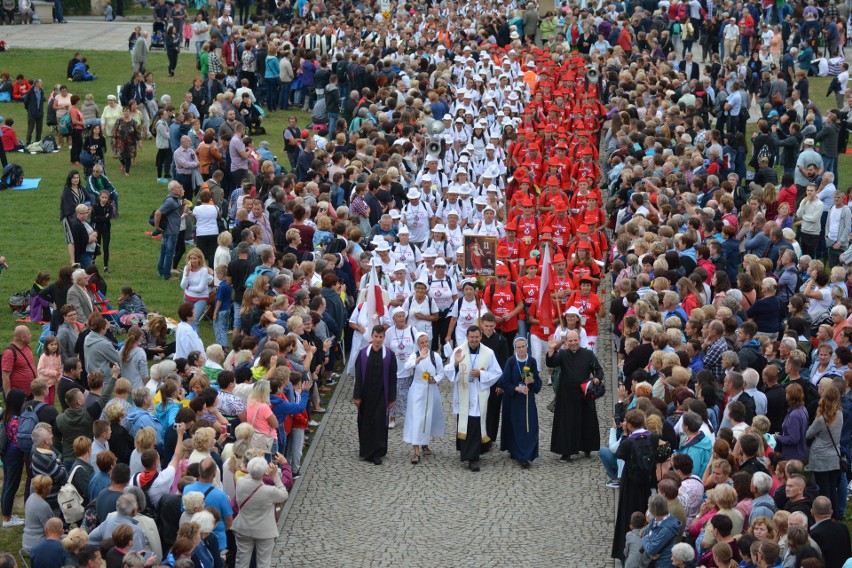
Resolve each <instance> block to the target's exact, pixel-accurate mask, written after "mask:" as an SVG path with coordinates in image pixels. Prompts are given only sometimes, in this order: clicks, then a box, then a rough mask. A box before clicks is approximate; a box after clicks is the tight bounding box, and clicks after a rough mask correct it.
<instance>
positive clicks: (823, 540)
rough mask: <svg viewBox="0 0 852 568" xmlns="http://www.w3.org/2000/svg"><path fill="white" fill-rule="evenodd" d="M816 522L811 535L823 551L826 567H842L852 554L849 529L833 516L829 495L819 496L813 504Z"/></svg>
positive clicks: (812, 509) (812, 512) (812, 510)
mask: <svg viewBox="0 0 852 568" xmlns="http://www.w3.org/2000/svg"><path fill="white" fill-rule="evenodd" d="M811 515H813V518H814V524H813V525H812V526H811V530H810V536H811V538H812V539H813V540H814V541H815V542H816V543H817V544H818V545H819V549H820V550H822V551H823V553H822V554H823V559H824V560H825V567H826V568H841V566H843V564H844V563H845V562H846V559H847V558H849V557H850V556H852V544H850V539H849V531H848V530H847V529H846V526H845V525H843V524H841V523H838V522H837V521H835V520H834V519H832V518H831V516H832V507H831V500H830V499H829V498H828V497H823V496H820V497H817V498H816V499H814V504H813V505H812V506H811Z"/></svg>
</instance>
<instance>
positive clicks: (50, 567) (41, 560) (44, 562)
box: [30, 517, 65, 568]
mask: <svg viewBox="0 0 852 568" xmlns="http://www.w3.org/2000/svg"><path fill="white" fill-rule="evenodd" d="M64 534H65V529H64V527H63V526H62V519H59V518H57V517H53V518H50V519H48V520H47V522H46V523H45V524H44V540H43V541H41V542H40V543H38V544H37V545H35V546H34V547H33V548H32V550H30V565H31V566H32V568H55V567H56V566H63V565H64V564H65V549H64V548H63V546H62V536H63V535H64Z"/></svg>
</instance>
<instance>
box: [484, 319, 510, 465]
mask: <svg viewBox="0 0 852 568" xmlns="http://www.w3.org/2000/svg"><path fill="white" fill-rule="evenodd" d="M479 322H480V325H481V327H482V344H483V345H484V346H486V347H488V348H489V349H491V351H493V352H494V357H495V358H496V359H497V364H498V365H500V368H501V369H505V367H506V361H508V360H509V342H508V341H506V336H505V335H503V334H502V333H500V332H499V331H497V318H496V317H495V316H494V314H492V313H491V312H488V313H487V314H482V317H481V318H480V319H479ZM502 405H503V389H502V388H500V385H498V384H497V383H494V384H493V385H491V389H490V392H489V393H488V413H487V414H486V416H485V432H486V433H487V434H488V437H489V438H491V440H490V441H488V442H486V443H485V444H482V452H483V453H485V452H487V451H489V450H491V444H492V443H493V442H494V440H496V439H497V430H498V429H499V428H500V409H501V408H502Z"/></svg>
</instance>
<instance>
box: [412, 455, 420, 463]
mask: <svg viewBox="0 0 852 568" xmlns="http://www.w3.org/2000/svg"><path fill="white" fill-rule="evenodd" d="M411 463H412V464H414V465H417V464H419V463H420V455H419V454H414V457H413V458H411Z"/></svg>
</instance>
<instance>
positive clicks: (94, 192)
mask: <svg viewBox="0 0 852 568" xmlns="http://www.w3.org/2000/svg"><path fill="white" fill-rule="evenodd" d="M86 191H87V192H88V194H89V199H90V200H91V201H92V203H96V202H97V199H98V196H99V195H100V193H101V192H102V191H106V192H108V193H109V199H110V201H111V202H113V203H114V204H115V218H116V219H118V217H119V215H118V192H117V191H116V190H115V186H114V185H113V184H112V182H111V181H110V180H109V178H108V177H107V176H106V174H104V166H103V164H101V163H97V164H95V165H94V166H92V175H90V176H89V179H88V180H87V181H86Z"/></svg>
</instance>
